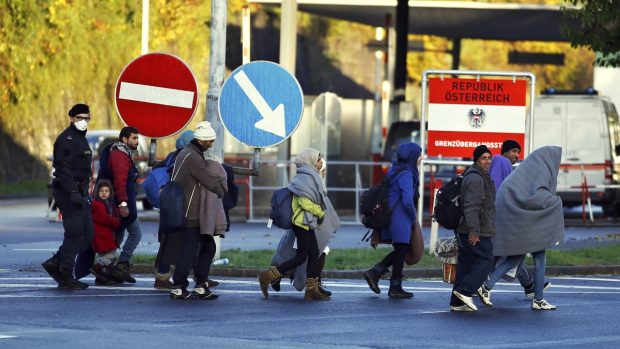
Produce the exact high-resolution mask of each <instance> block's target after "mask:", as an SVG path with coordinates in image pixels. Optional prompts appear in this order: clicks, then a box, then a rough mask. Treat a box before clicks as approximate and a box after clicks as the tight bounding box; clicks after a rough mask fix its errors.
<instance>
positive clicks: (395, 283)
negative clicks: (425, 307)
mask: <svg viewBox="0 0 620 349" xmlns="http://www.w3.org/2000/svg"><path fill="white" fill-rule="evenodd" d="M388 296H389V297H390V298H393V299H403V298H411V297H413V293H411V292H407V291H405V290H403V287H402V280H390V290H389V291H388Z"/></svg>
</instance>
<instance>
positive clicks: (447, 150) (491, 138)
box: [428, 78, 527, 158]
mask: <svg viewBox="0 0 620 349" xmlns="http://www.w3.org/2000/svg"><path fill="white" fill-rule="evenodd" d="M526 102H527V81H526V80H523V79H514V80H512V79H511V80H501V79H459V78H444V79H442V78H431V79H429V102H428V103H429V104H428V155H429V156H442V157H464V158H471V157H472V151H473V148H475V147H476V146H478V145H480V144H486V145H487V146H488V147H489V149H491V151H492V152H493V155H497V154H499V153H500V151H501V147H502V142H503V141H505V140H507V139H513V140H516V141H517V142H519V144H521V146H523V145H524V141H525V117H526ZM519 156H521V157H523V152H521V154H520V155H519Z"/></svg>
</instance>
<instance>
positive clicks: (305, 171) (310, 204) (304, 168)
mask: <svg viewBox="0 0 620 349" xmlns="http://www.w3.org/2000/svg"><path fill="white" fill-rule="evenodd" d="M294 162H295V166H296V168H297V174H296V175H295V176H294V177H293V179H292V180H291V182H290V184H289V185H288V189H289V190H290V191H291V193H292V194H293V200H292V209H293V217H292V218H291V220H292V222H293V233H294V234H295V239H296V241H297V250H296V253H295V257H293V258H292V259H289V260H287V261H285V262H284V263H282V264H280V265H279V266H277V267H273V268H271V269H269V270H266V271H264V272H261V273H259V274H258V281H259V283H260V288H261V291H262V292H263V295H264V296H265V297H268V296H269V294H268V292H267V291H268V287H269V285H270V284H272V283H274V282H277V280H279V279H280V278H281V277H282V275H283V274H285V273H287V272H288V271H289V270H291V269H294V268H296V267H298V266H299V265H301V264H303V263H304V262H306V260H307V266H306V285H305V286H306V293H305V295H304V298H305V299H306V300H328V299H330V296H329V295H327V294H326V293H322V292H321V291H320V290H319V286H320V283H319V276H320V275H319V274H320V263H319V254H320V251H321V250H319V240H320V242H321V245H323V246H325V245H326V244H327V241H328V240H329V239H330V238H331V236H332V235H333V233H334V232H335V230H336V229H337V226H338V225H339V220H338V216H337V215H336V214H335V211H334V210H333V207H331V204H329V201H328V199H327V196H326V191H325V188H324V185H323V181H322V179H321V174H320V172H319V171H320V170H321V168H322V165H323V159H322V157H321V153H320V152H319V151H318V150H316V149H312V148H308V149H304V150H302V151H301V152H300V153H299V154H298V155H297V157H296V158H295V161H294ZM328 226H329V227H335V228H333V229H332V228H328ZM319 233H320V235H318V234H319Z"/></svg>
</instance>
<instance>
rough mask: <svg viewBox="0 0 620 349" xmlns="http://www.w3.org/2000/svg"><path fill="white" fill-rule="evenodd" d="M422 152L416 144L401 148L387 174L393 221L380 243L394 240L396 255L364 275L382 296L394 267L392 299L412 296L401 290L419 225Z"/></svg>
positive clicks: (385, 259) (401, 146)
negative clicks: (382, 281) (383, 280)
mask: <svg viewBox="0 0 620 349" xmlns="http://www.w3.org/2000/svg"><path fill="white" fill-rule="evenodd" d="M421 153H422V148H420V146H419V145H417V144H416V143H413V142H411V143H406V144H401V145H400V146H399V147H398V151H397V159H396V161H395V162H393V163H392V167H391V168H390V170H389V171H388V173H387V176H388V178H389V191H388V205H389V206H390V207H392V208H393V209H392V219H391V222H390V224H389V225H388V227H387V228H386V229H383V230H381V240H383V241H385V240H391V241H392V246H393V247H394V251H392V252H390V253H389V254H388V255H387V256H385V258H383V260H381V261H380V262H379V263H377V264H375V266H374V267H372V268H371V269H368V270H366V272H364V279H366V282H368V286H369V287H370V289H371V290H372V291H373V292H374V293H377V294H379V293H381V290H380V289H379V279H380V278H381V275H383V274H385V273H386V272H387V271H388V268H389V267H390V266H391V267H392V276H391V277H390V289H389V291H388V296H389V297H390V298H411V297H413V293H411V292H407V291H405V290H403V288H402V279H403V265H404V263H405V255H407V251H408V250H409V243H410V239H411V230H412V229H413V226H414V224H416V223H415V222H416V219H417V213H416V208H415V204H414V198H415V197H416V196H418V195H419V194H418V185H419V179H418V178H419V175H418V165H419V164H420V160H421V157H420V155H421Z"/></svg>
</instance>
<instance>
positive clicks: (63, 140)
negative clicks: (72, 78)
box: [42, 104, 93, 290]
mask: <svg viewBox="0 0 620 349" xmlns="http://www.w3.org/2000/svg"><path fill="white" fill-rule="evenodd" d="M69 120H70V121H71V124H70V125H69V127H67V128H66V129H65V130H64V131H63V132H62V133H61V134H60V135H59V136H58V138H57V139H56V142H54V161H53V166H54V181H53V182H52V195H53V197H54V200H55V201H56V204H57V206H58V208H59V209H60V213H62V225H63V227H64V229H65V234H64V238H63V241H62V245H60V247H59V248H58V251H57V252H56V253H55V254H54V255H53V256H52V258H50V259H48V260H46V261H45V262H43V264H42V266H43V268H44V269H45V270H46V271H47V273H48V274H49V275H50V276H51V277H52V278H53V279H54V280H55V281H56V282H58V288H60V289H65V290H83V289H85V288H87V287H88V284H86V283H83V282H80V281H78V280H76V279H75V277H74V275H73V269H74V266H75V257H76V255H77V254H78V252H80V251H81V250H83V249H85V248H88V246H90V243H91V240H92V237H93V220H92V217H91V212H90V202H89V200H88V183H89V181H90V177H91V175H92V171H91V162H92V156H93V155H92V151H91V150H90V147H89V145H88V141H87V140H86V128H87V127H88V122H89V121H90V110H89V107H88V105H86V104H76V105H74V106H73V107H72V108H71V110H69Z"/></svg>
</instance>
